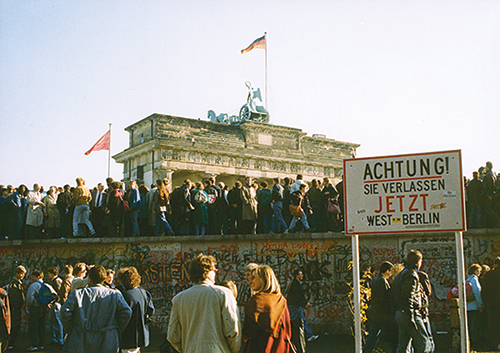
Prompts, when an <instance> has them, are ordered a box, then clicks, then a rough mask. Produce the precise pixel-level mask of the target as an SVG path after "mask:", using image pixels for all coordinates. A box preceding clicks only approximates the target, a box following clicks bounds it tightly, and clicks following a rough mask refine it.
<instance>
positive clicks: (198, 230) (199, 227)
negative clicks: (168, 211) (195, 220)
mask: <svg viewBox="0 0 500 353" xmlns="http://www.w3.org/2000/svg"><path fill="white" fill-rule="evenodd" d="M194 235H205V225H204V224H195V225H194Z"/></svg>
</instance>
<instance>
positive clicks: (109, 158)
mask: <svg viewBox="0 0 500 353" xmlns="http://www.w3.org/2000/svg"><path fill="white" fill-rule="evenodd" d="M110 177H111V123H109V149H108V178H110Z"/></svg>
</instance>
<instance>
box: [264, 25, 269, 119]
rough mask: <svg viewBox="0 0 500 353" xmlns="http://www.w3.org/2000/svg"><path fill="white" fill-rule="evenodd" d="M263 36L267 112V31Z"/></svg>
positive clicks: (267, 108)
mask: <svg viewBox="0 0 500 353" xmlns="http://www.w3.org/2000/svg"><path fill="white" fill-rule="evenodd" d="M264 38H265V43H266V46H265V51H266V59H265V61H266V79H265V81H266V82H265V85H266V110H267V112H268V113H269V107H268V106H267V32H264Z"/></svg>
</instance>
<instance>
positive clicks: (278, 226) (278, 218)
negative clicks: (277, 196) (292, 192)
mask: <svg viewBox="0 0 500 353" xmlns="http://www.w3.org/2000/svg"><path fill="white" fill-rule="evenodd" d="M273 211H274V216H273V218H272V220H271V229H272V230H273V232H276V233H280V232H281V231H284V230H286V229H287V228H288V227H287V225H286V222H285V220H284V219H283V213H282V212H283V202H282V201H276V202H275V203H273Z"/></svg>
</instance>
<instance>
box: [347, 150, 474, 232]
mask: <svg viewBox="0 0 500 353" xmlns="http://www.w3.org/2000/svg"><path fill="white" fill-rule="evenodd" d="M344 178H345V181H344V192H345V231H346V234H360V235H361V234H379V233H383V234H389V233H407V232H448V231H453V232H456V231H464V230H465V206H464V195H463V190H464V187H463V179H462V160H461V153H460V151H446V152H433V153H425V154H411V155H400V156H386V157H374V158H356V159H347V160H344Z"/></svg>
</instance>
